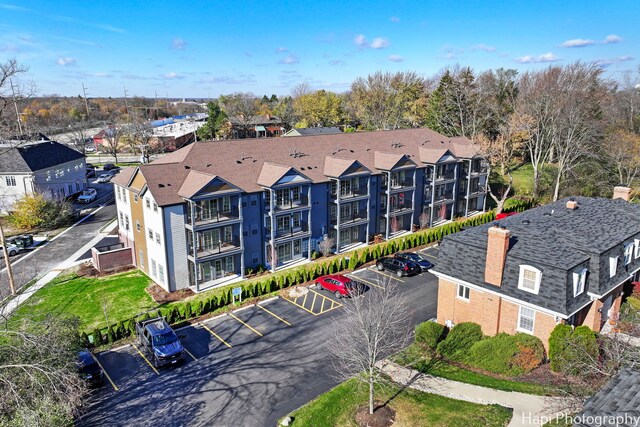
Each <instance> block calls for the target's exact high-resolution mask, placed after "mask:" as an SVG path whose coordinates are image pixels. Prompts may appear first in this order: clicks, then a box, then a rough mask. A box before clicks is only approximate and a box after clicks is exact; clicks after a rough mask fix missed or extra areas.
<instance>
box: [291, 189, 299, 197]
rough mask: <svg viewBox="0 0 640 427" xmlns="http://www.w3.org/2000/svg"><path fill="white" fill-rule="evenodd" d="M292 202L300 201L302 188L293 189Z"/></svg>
mask: <svg viewBox="0 0 640 427" xmlns="http://www.w3.org/2000/svg"><path fill="white" fill-rule="evenodd" d="M291 200H300V187H293V188H292V189H291Z"/></svg>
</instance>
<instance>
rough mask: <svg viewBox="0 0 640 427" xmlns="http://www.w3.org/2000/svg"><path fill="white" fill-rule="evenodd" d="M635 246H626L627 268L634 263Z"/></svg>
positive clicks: (625, 258)
mask: <svg viewBox="0 0 640 427" xmlns="http://www.w3.org/2000/svg"><path fill="white" fill-rule="evenodd" d="M634 247H635V244H634V243H633V242H631V243H627V244H626V245H624V265H625V266H627V265H629V264H631V261H633V250H634Z"/></svg>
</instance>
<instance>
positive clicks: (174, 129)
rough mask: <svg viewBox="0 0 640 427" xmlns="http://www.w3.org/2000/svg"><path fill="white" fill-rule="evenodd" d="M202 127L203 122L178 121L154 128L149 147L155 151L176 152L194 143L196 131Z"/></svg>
mask: <svg viewBox="0 0 640 427" xmlns="http://www.w3.org/2000/svg"><path fill="white" fill-rule="evenodd" d="M202 126H204V122H202V121H177V122H174V123H169V124H165V125H162V126H157V127H154V128H153V136H151V138H149V145H150V147H151V149H152V150H154V151H161V152H167V151H169V152H170V151H175V150H177V149H178V148H182V147H184V146H185V145H188V144H191V143H192V142H194V141H195V140H196V131H197V130H198V129H200V128H201V127H202Z"/></svg>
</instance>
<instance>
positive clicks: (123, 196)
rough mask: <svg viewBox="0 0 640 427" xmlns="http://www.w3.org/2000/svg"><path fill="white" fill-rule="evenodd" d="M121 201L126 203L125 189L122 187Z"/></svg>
mask: <svg viewBox="0 0 640 427" xmlns="http://www.w3.org/2000/svg"><path fill="white" fill-rule="evenodd" d="M122 201H123V202H125V203H127V191H126V190H125V189H124V188H123V189H122Z"/></svg>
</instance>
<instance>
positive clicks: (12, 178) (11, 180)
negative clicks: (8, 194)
mask: <svg viewBox="0 0 640 427" xmlns="http://www.w3.org/2000/svg"><path fill="white" fill-rule="evenodd" d="M4 178H5V181H6V182H7V187H15V186H16V177H15V176H5V177H4Z"/></svg>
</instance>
